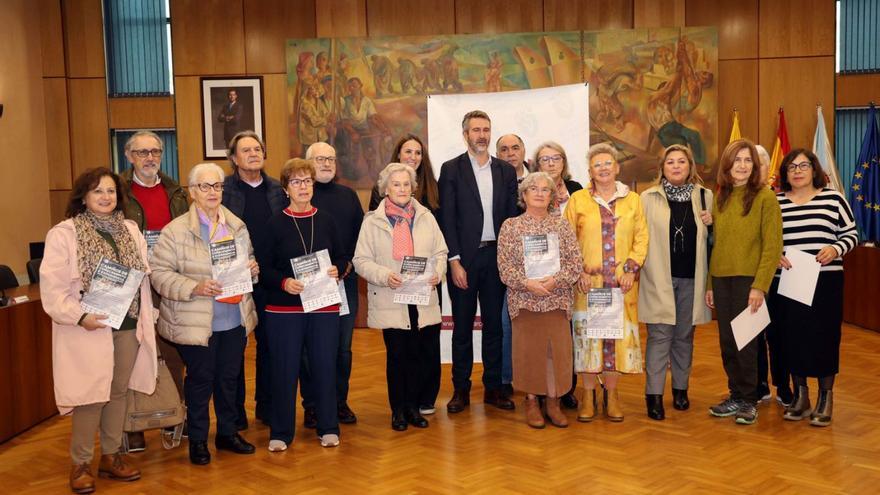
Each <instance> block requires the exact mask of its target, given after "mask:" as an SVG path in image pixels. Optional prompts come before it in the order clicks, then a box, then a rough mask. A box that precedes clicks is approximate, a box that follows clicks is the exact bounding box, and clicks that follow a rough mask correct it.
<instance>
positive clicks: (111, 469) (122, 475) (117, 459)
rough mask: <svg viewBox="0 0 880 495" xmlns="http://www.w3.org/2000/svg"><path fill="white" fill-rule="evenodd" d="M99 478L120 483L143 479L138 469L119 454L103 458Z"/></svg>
mask: <svg viewBox="0 0 880 495" xmlns="http://www.w3.org/2000/svg"><path fill="white" fill-rule="evenodd" d="M98 476H100V477H102V478H110V479H111V480H119V481H134V480H138V479H140V478H141V472H140V471H139V470H138V468H136V467H134V466H132V465H131V464H129V463H128V461H126V460H125V457H124V456H123V455H122V454H120V453H119V452H117V453H115V454H107V455H102V456H101V464H100V465H99V466H98Z"/></svg>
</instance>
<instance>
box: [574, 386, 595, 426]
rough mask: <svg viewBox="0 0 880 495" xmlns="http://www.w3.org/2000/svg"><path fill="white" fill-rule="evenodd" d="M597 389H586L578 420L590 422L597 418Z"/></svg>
mask: <svg viewBox="0 0 880 495" xmlns="http://www.w3.org/2000/svg"><path fill="white" fill-rule="evenodd" d="M596 406H597V404H596V389H594V388H591V389H584V397H583V399H581V407H580V409H578V421H580V422H582V423H589V422H590V421H592V420H593V419H595V418H596Z"/></svg>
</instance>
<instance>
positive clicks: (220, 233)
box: [196, 207, 242, 304]
mask: <svg viewBox="0 0 880 495" xmlns="http://www.w3.org/2000/svg"><path fill="white" fill-rule="evenodd" d="M196 213H198V215H199V223H201V224H202V225H207V226H208V237H209V239H208V244H210V243H212V242H220V241H228V240H230V239H233V237H232V233H231V232H230V231H229V226H228V225H227V224H226V215H224V214H223V210H222V209H220V210H217V221H216V222H215V221H213V220H211V219H210V218H208V215H207V214H205V212H204V211H202V209H201V208H199V207H196ZM241 300H242V296H241V295H240V294H239V295H237V296H230V297H224V298H222V299H217V302H222V303H227V304H238V303H240V302H241Z"/></svg>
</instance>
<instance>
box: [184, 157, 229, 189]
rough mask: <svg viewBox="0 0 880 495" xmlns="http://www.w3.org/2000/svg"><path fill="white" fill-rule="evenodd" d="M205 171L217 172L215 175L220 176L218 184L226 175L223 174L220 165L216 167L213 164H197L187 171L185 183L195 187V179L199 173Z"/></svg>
mask: <svg viewBox="0 0 880 495" xmlns="http://www.w3.org/2000/svg"><path fill="white" fill-rule="evenodd" d="M206 171H213V172H217V175H219V176H220V182H223V179H224V178H226V174H225V173H224V172H223V168H222V167H221V166H220V165H217V164H216V163H214V162H205V163H199V164H197V165H196V166H194V167H193V168H192V169H191V170H190V171H189V176H188V178H187V183H188V184H189V185H190V186H194V185H196V178H197V177H198V176H199V174H200V173H202V172H206Z"/></svg>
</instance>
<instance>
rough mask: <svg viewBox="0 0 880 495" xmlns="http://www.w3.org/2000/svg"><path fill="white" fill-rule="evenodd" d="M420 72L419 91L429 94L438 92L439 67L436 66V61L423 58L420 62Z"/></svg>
mask: <svg viewBox="0 0 880 495" xmlns="http://www.w3.org/2000/svg"><path fill="white" fill-rule="evenodd" d="M421 64H422V71H421V77H420V78H419V79H421V83H422V86H421V89H422V91H421V92H422V93H429V92H431V91H432V90H436V91H440V89H441V87H440V66H439V65H437V61H436V60H433V59H430V58H423V59H422V60H421Z"/></svg>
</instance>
